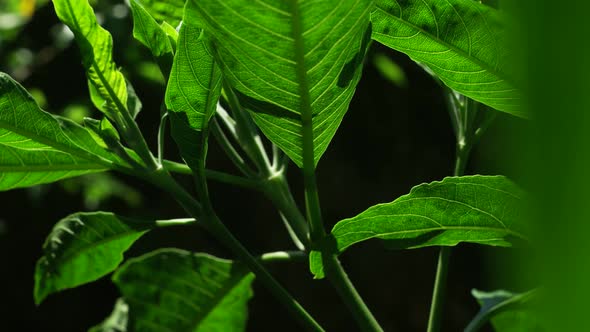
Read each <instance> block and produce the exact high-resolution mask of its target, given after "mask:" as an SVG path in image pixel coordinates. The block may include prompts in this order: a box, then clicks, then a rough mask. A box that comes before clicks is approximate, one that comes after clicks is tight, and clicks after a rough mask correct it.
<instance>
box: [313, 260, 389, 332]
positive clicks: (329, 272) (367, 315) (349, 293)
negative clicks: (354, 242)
mask: <svg viewBox="0 0 590 332" xmlns="http://www.w3.org/2000/svg"><path fill="white" fill-rule="evenodd" d="M327 256H328V257H326V259H324V268H325V271H326V276H327V278H328V280H330V282H331V283H332V285H333V286H334V288H336V291H337V292H338V294H339V295H340V298H341V299H342V301H343V302H344V303H345V304H346V306H347V307H348V310H350V312H351V313H352V316H353V318H354V319H355V320H356V322H357V324H358V325H359V327H360V328H361V330H362V331H366V332H372V331H383V329H382V328H381V326H379V323H378V322H377V320H376V319H375V317H374V316H373V313H371V310H369V308H368V307H367V305H366V304H365V302H364V301H363V299H362V298H361V296H360V294H359V293H358V292H357V290H356V289H355V287H354V285H353V283H352V282H351V281H350V279H349V278H348V275H347V274H346V271H344V268H343V267H342V264H341V263H340V261H339V260H338V257H337V256H336V255H332V254H329V255H327Z"/></svg>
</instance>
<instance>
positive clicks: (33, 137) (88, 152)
mask: <svg viewBox="0 0 590 332" xmlns="http://www.w3.org/2000/svg"><path fill="white" fill-rule="evenodd" d="M117 164H124V162H123V161H121V160H120V159H119V158H118V157H117V156H116V155H114V154H112V153H110V152H109V151H107V150H106V149H105V148H104V147H103V146H101V145H100V144H98V143H97V141H96V140H95V139H93V138H92V136H91V135H90V133H89V132H88V131H87V130H86V129H84V128H83V127H80V126H79V125H77V124H76V123H74V122H72V121H71V120H68V119H65V118H61V117H58V116H54V115H51V114H49V113H47V112H44V111H42V110H41V109H40V108H39V107H38V106H37V104H36V103H35V101H34V100H33V98H32V97H31V96H30V95H29V94H28V93H27V91H26V90H25V89H24V88H23V87H22V86H21V85H20V84H18V83H17V82H15V81H14V80H12V79H11V78H10V77H9V76H8V75H6V74H4V73H0V190H9V189H13V188H21V187H28V186H33V185H37V184H42V183H49V182H54V181H58V180H61V179H65V178H68V177H73V176H78V175H82V174H87V173H93V172H100V171H104V170H107V169H109V168H113V167H115V166H116V165H117Z"/></svg>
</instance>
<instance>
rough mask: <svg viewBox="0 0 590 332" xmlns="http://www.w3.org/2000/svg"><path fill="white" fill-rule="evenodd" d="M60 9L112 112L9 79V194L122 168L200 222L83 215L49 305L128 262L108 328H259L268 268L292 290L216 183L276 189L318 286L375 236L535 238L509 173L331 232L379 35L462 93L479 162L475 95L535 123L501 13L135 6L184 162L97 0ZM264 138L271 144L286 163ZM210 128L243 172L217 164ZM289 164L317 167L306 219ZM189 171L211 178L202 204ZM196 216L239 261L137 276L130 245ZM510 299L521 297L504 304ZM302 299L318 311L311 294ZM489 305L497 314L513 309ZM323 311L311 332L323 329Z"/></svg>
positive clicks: (145, 261)
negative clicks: (346, 122) (141, 124)
mask: <svg viewBox="0 0 590 332" xmlns="http://www.w3.org/2000/svg"><path fill="white" fill-rule="evenodd" d="M53 5H54V7H55V11H56V13H57V15H58V17H59V18H60V20H61V21H62V22H63V23H64V24H66V25H67V26H68V27H69V28H70V29H71V31H72V32H73V34H74V37H75V40H76V42H77V44H78V47H79V49H80V52H81V55H82V63H83V66H84V68H85V70H86V74H87V78H88V85H89V90H90V95H91V99H92V102H93V103H94V105H95V106H96V108H97V109H98V110H100V111H101V112H102V113H103V114H104V116H105V117H104V118H102V119H100V120H97V119H90V118H87V119H85V121H84V126H81V125H78V124H76V123H74V122H73V121H70V120H68V119H65V118H62V117H60V116H56V115H52V114H50V113H47V112H45V111H43V110H41V109H40V108H39V106H38V105H37V104H36V103H35V101H34V100H33V99H32V97H31V96H30V95H29V93H27V91H26V90H25V89H24V88H23V87H22V86H21V85H20V84H19V83H17V82H16V81H14V80H13V79H12V78H10V77H9V76H8V75H6V74H0V190H10V189H15V188H23V187H29V186H33V185H38V184H43V183H50V182H55V181H59V180H63V179H66V178H70V177H74V176H79V175H83V174H89V173H96V172H103V171H106V170H114V171H119V172H123V173H126V174H130V175H133V176H137V177H140V178H143V179H145V180H147V181H149V182H151V183H153V184H154V185H157V186H159V187H161V188H162V189H163V190H165V191H167V192H168V193H170V194H171V195H172V196H174V197H175V198H176V199H177V200H178V201H179V203H180V204H181V206H182V207H183V208H184V209H185V210H186V212H187V214H188V215H189V216H190V217H191V218H189V219H180V220H135V219H131V218H126V217H123V216H119V215H116V214H113V213H105V212H97V213H78V214H74V215H71V216H68V217H66V218H65V219H63V220H61V221H60V222H58V223H57V224H56V225H55V227H54V229H53V231H52V232H51V234H50V235H49V237H48V238H47V241H46V243H45V245H44V255H43V257H42V258H41V259H40V260H39V262H38V264H37V268H36V272H35V291H34V294H35V301H36V302H37V303H41V302H42V301H43V300H44V299H45V298H46V297H47V296H48V295H50V294H53V293H55V292H58V291H61V290H64V289H68V288H73V287H77V286H79V285H82V284H85V283H88V282H92V281H95V280H97V279H98V278H101V277H103V276H105V275H108V274H110V273H111V272H113V271H115V270H116V272H115V273H114V274H113V277H112V279H113V281H114V283H115V284H116V285H117V286H118V288H119V290H120V292H121V295H122V297H121V299H120V300H119V301H117V304H116V306H115V309H114V311H113V314H112V315H111V317H109V318H107V319H106V320H105V321H104V322H103V323H102V324H101V325H99V326H97V327H94V328H93V329H92V331H217V330H219V331H241V330H244V329H245V324H246V318H247V301H248V300H249V299H250V298H251V297H252V290H251V288H250V285H251V283H252V281H253V279H254V274H255V275H256V277H257V278H258V279H259V280H260V281H261V282H262V283H264V284H265V285H266V286H267V287H269V288H270V289H271V291H274V293H273V294H274V295H275V296H277V297H283V298H284V296H285V293H284V291H283V290H282V289H280V288H278V286H277V285H276V284H275V282H274V280H273V279H272V277H270V276H269V275H268V273H267V272H266V271H265V270H264V268H262V267H261V266H260V264H259V262H258V261H259V260H257V259H254V258H253V257H252V256H251V255H250V254H249V253H247V251H245V249H244V248H243V247H242V246H241V245H240V244H239V243H237V242H236V240H235V238H233V237H232V236H231V234H229V233H228V232H227V230H226V229H225V228H224V226H223V224H222V223H221V222H220V221H219V219H218V218H217V217H216V215H215V212H214V211H213V208H212V206H211V203H210V201H209V197H208V192H207V182H206V179H207V178H215V177H216V178H218V179H220V180H222V181H223V180H225V181H228V182H233V183H234V184H241V185H247V186H251V187H254V188H256V189H259V190H260V191H262V192H263V193H264V194H266V195H267V196H269V198H271V200H272V201H273V203H275V205H277V208H278V209H279V210H280V211H281V213H282V215H283V216H284V217H285V220H286V224H287V225H288V228H289V229H290V230H292V235H293V238H294V241H295V243H296V244H297V245H298V246H299V247H300V248H301V249H302V251H304V252H306V253H309V258H310V268H311V271H312V273H313V274H314V275H315V277H316V278H323V277H324V276H326V277H327V278H328V279H330V280H331V281H332V282H335V283H337V282H338V279H337V278H338V275H340V274H338V273H334V271H336V270H337V269H338V266H339V265H338V264H337V263H334V262H337V256H338V255H339V254H340V253H342V252H343V251H344V250H346V249H347V248H349V247H350V246H352V245H353V244H355V243H358V242H361V241H365V240H368V239H372V238H378V239H381V240H384V241H386V243H387V244H388V245H389V246H390V247H391V248H395V249H411V248H420V247H425V246H455V245H457V244H459V243H461V242H471V243H477V244H483V245H492V246H510V245H512V244H513V243H514V241H521V240H526V235H525V234H526V233H527V230H526V226H525V225H524V224H523V222H522V219H523V218H522V215H521V214H522V212H521V206H522V197H523V193H522V192H521V190H520V189H519V188H518V187H517V186H516V185H514V184H513V183H512V182H511V181H510V180H508V179H506V178H505V177H502V176H462V177H459V176H456V177H449V178H445V179H443V180H442V181H437V182H433V183H430V184H422V185H419V186H416V187H415V188H413V189H412V191H411V192H410V193H409V194H408V195H405V196H402V197H400V198H398V199H396V200H394V201H393V202H391V203H386V204H381V205H376V206H373V207H371V208H369V209H367V210H366V211H365V212H363V213H361V214H359V215H358V216H355V217H353V218H349V219H345V220H342V221H340V222H338V223H337V224H336V225H335V226H334V228H333V229H332V231H331V232H329V233H327V234H326V233H325V231H324V229H323V225H322V222H321V210H320V209H319V203H318V197H317V196H318V194H317V187H316V185H315V168H316V166H317V164H318V162H319V161H320V159H321V157H322V155H323V153H324V152H325V151H326V149H327V148H328V145H329V143H330V141H331V139H332V137H333V136H334V135H335V133H336V130H337V129H338V126H339V124H340V122H341V121H342V119H343V117H344V115H345V113H346V111H347V109H348V106H349V103H350V101H351V99H352V97H353V95H354V92H355V88H356V85H357V83H358V82H359V80H360V78H361V74H362V67H363V63H364V60H365V55H366V53H367V49H368V47H369V46H370V45H371V41H376V42H379V43H381V44H383V45H386V46H388V47H390V48H392V49H395V50H397V51H400V52H403V53H405V54H407V55H408V56H410V57H411V58H412V59H413V60H415V61H416V62H419V63H420V64H422V65H423V66H425V67H426V68H427V69H428V70H429V71H430V72H431V73H432V74H433V75H434V76H435V77H437V78H438V79H439V80H440V81H441V83H442V84H443V85H444V86H446V87H448V89H449V90H448V91H449V94H448V95H449V96H450V97H449V98H450V99H449V100H450V104H451V109H452V111H453V112H454V113H452V114H454V117H453V124H454V129H455V133H456V135H457V144H458V145H457V146H458V152H459V153H463V154H468V150H469V149H470V148H471V146H472V145H473V144H474V142H475V139H476V138H477V135H480V133H481V130H480V129H482V128H483V127H484V126H485V124H486V121H479V122H478V121H476V120H473V119H474V118H473V114H472V113H473V112H475V111H473V110H472V109H471V108H470V107H468V105H471V104H470V103H471V102H474V101H476V102H478V103H481V104H483V105H487V106H489V107H491V108H494V109H496V110H498V111H502V112H507V113H510V114H513V115H516V116H521V117H522V116H524V114H523V113H522V112H521V107H519V100H520V98H521V97H520V94H519V92H518V89H517V88H516V86H515V85H514V83H513V82H514V80H513V78H511V76H510V71H509V65H508V64H509V57H510V54H509V53H508V51H507V49H506V48H505V47H503V46H502V45H503V39H504V38H505V36H504V35H505V31H504V29H505V24H504V23H503V17H502V15H501V13H500V12H498V11H497V10H495V9H493V8H490V7H487V6H484V5H482V4H480V3H476V2H472V1H467V0H445V1H438V0H426V1H424V0H421V1H417V0H407V1H398V0H377V1H373V0H344V1H343V0H322V1H313V2H312V1H305V0H289V1H277V2H272V3H271V2H268V1H264V0H257V1H249V0H248V1H246V0H227V1H217V0H199V1H197V0H188V1H187V2H186V4H185V3H184V1H182V0H168V1H163V0H162V1H159V0H149V1H148V0H144V1H140V0H131V1H130V5H131V9H132V13H133V19H134V36H135V38H136V39H137V40H138V41H139V42H141V43H142V44H143V45H145V46H146V47H147V48H149V50H150V51H151V52H152V54H153V56H154V60H155V61H156V63H157V64H158V65H159V67H160V70H161V71H162V74H163V75H164V77H165V78H166V80H167V87H166V97H165V100H164V101H163V103H162V108H161V115H162V123H161V132H160V133H161V140H163V139H164V137H165V135H164V133H165V131H164V128H165V126H166V125H167V119H168V120H169V123H170V128H171V136H172V138H173V139H174V140H175V142H176V144H177V146H178V147H179V151H180V153H181V155H182V158H183V160H184V162H185V163H186V165H184V164H179V163H175V162H171V161H167V160H165V159H164V158H163V151H162V149H160V151H158V154H157V156H154V155H153V154H152V152H151V151H149V149H148V148H147V145H146V143H145V140H144V138H143V136H142V133H141V131H140V130H139V128H138V127H137V124H136V122H135V117H136V116H138V114H139V113H140V111H141V109H142V104H141V102H140V101H139V99H138V97H137V96H136V94H135V92H134V89H133V87H132V85H131V83H130V82H129V81H127V80H126V78H125V77H124V76H123V74H122V73H121V71H120V70H119V69H118V67H117V65H116V64H115V62H114V61H113V59H112V49H113V42H112V37H111V35H110V34H109V32H108V31H106V30H105V29H103V28H102V27H101V26H100V25H99V24H98V23H97V21H96V17H95V15H94V12H93V10H92V7H91V6H90V5H89V3H88V2H87V0H54V1H53ZM468 98H469V99H468ZM227 108H229V109H230V111H227V110H226V109H227ZM486 111H487V112H493V111H491V110H486ZM469 112H471V113H469ZM484 118H485V117H484ZM224 128H225V129H224ZM258 129H260V130H261V131H262V133H263V134H264V135H265V136H266V137H267V138H268V139H269V140H270V141H271V143H272V151H273V154H272V156H269V155H268V153H267V149H266V148H265V147H264V146H263V143H262V141H261V140H260V137H258V131H257V130H258ZM210 132H212V133H213V134H214V136H215V137H216V138H217V139H218V140H219V141H220V144H221V145H223V146H224V148H225V150H226V152H227V154H228V156H229V157H230V158H232V161H233V162H234V163H235V164H236V166H237V167H238V168H239V170H240V171H241V172H242V173H243V174H242V175H243V176H242V177H236V176H233V175H226V174H220V173H215V172H211V171H209V170H206V169H205V164H206V156H207V141H208V138H209V133H210ZM228 136H229V138H228ZM230 138H233V141H232V140H231V139H230ZM236 144H237V145H238V146H239V149H238V148H236V146H235V145H236ZM240 149H241V150H240ZM238 150H240V151H241V152H242V153H240V152H239V151H238ZM463 157H466V156H463ZM289 160H291V161H292V162H293V163H294V164H295V165H296V166H298V167H299V168H301V169H302V170H303V173H304V177H305V181H306V183H305V187H306V192H305V194H306V205H307V211H308V214H307V216H305V217H303V216H302V214H301V213H300V212H299V211H298V209H297V207H296V206H295V205H294V203H293V200H292V197H290V192H289V189H288V184H286V182H285V181H286V180H285V177H284V172H285V169H286V165H287V164H288V162H289ZM458 169H459V170H460V167H459V168H458ZM171 171H180V172H183V173H188V174H193V175H194V176H195V182H196V189H197V192H198V194H199V200H196V199H195V198H193V197H191V196H190V195H188V194H187V192H186V191H185V190H184V189H183V188H182V187H181V186H179V185H178V184H177V183H176V181H175V180H174V178H172V176H171V175H170V172H171ZM460 173H461V171H457V172H456V174H455V175H460ZM195 219H196V220H198V223H200V224H203V226H205V227H206V228H207V229H208V230H209V231H210V232H211V233H212V234H213V235H214V236H217V237H218V238H219V239H220V241H221V242H222V243H224V244H225V245H226V246H228V247H229V248H230V249H231V250H232V251H233V252H234V253H235V254H236V256H237V257H238V258H239V262H233V261H227V260H221V259H218V258H215V257H212V256H209V255H205V254H194V253H189V252H184V251H180V250H175V249H162V250H158V251H155V252H152V253H148V254H146V255H144V256H142V257H139V258H135V259H131V260H129V261H128V262H126V263H125V264H123V265H121V266H120V264H121V263H122V261H123V253H124V252H125V251H126V250H127V249H128V248H129V247H130V246H131V245H132V244H133V243H134V242H135V241H136V240H137V239H138V238H140V237H141V236H142V235H143V234H144V233H146V232H148V231H150V230H152V229H155V228H157V227H162V226H168V225H191V224H194V223H196V221H195ZM335 280H336V281H335ZM478 297H479V298H484V297H481V296H478ZM506 298H508V300H510V299H512V298H513V296H511V295H506V294H502V299H506ZM286 302H287V303H291V304H293V303H295V307H294V309H292V310H293V311H294V312H295V314H299V315H303V316H305V311H304V310H303V309H302V308H300V307H298V304H297V303H296V302H294V301H290V300H287V301H286ZM487 303H488V302H486V301H484V309H485V310H484V312H488V311H489V310H487V309H486V308H488V307H490V308H495V306H494V305H488V304H487ZM482 316H485V317H486V319H487V318H489V316H490V315H482ZM306 319H307V320H306V321H305V319H304V322H303V324H306V325H305V326H306V327H307V328H309V329H312V330H320V329H321V328H320V327H319V325H318V324H317V323H316V322H315V321H314V320H313V319H312V318H310V317H307V318H306ZM478 319H480V318H478ZM360 320H361V321H362V318H361V319H360ZM369 320H370V319H369ZM480 320H481V319H480ZM360 324H361V326H363V324H362V323H360ZM478 324H479V323H478ZM475 325H477V324H472V326H475ZM478 326H480V325H478ZM364 328H367V329H369V328H368V327H367V326H364ZM375 329H378V328H375Z"/></svg>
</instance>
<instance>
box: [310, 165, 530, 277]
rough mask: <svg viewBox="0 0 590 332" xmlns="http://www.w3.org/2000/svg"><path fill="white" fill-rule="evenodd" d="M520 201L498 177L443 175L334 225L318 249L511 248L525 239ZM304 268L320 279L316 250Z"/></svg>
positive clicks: (514, 190)
mask: <svg viewBox="0 0 590 332" xmlns="http://www.w3.org/2000/svg"><path fill="white" fill-rule="evenodd" d="M522 197H523V192H522V190H521V189H520V188H518V187H517V186H516V185H515V184H514V183H512V182H511V181H510V180H508V179H506V178H505V177H502V176H480V175H476V176H463V177H447V178H445V179H443V180H442V181H436V182H432V183H427V184H421V185H419V186H416V187H414V188H412V190H411V191H410V193H409V194H407V195H404V196H402V197H400V198H398V199H396V200H395V201H393V202H391V203H385V204H379V205H375V206H373V207H370V208H369V209H367V210H366V211H364V212H362V213H361V214H359V215H358V216H356V217H353V218H350V219H345V220H342V221H340V222H338V223H337V224H336V225H335V226H334V228H333V229H332V232H331V233H330V235H329V237H328V238H327V240H326V242H325V243H324V245H325V246H328V247H327V248H326V249H327V250H328V251H331V252H334V253H336V254H338V253H341V252H343V251H344V250H346V248H348V247H350V246H351V245H353V244H355V243H358V242H361V241H366V240H369V239H373V238H377V239H382V240H386V244H387V245H388V246H389V247H391V248H393V249H409V248H420V247H426V246H454V245H457V244H458V243H461V242H470V243H478V244H484V245H491V246H511V245H512V243H513V242H514V241H522V240H523V239H526V237H525V236H524V234H525V233H526V227H525V225H524V219H525V218H524V216H523V214H524V212H523V209H524V201H523V198H522ZM310 264H311V270H312V272H313V273H314V274H315V275H316V277H318V278H321V277H323V267H322V258H321V256H320V254H319V252H316V251H314V252H312V254H311V255H310Z"/></svg>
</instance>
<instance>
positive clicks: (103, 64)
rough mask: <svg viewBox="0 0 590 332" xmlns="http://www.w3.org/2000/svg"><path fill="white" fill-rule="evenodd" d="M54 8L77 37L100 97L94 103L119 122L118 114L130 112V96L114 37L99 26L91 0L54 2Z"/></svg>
mask: <svg viewBox="0 0 590 332" xmlns="http://www.w3.org/2000/svg"><path fill="white" fill-rule="evenodd" d="M53 6H54V7H55V12H56V13H57V16H58V17H59V19H60V20H61V21H62V22H63V23H64V24H66V25H67V26H68V27H69V28H70V29H71V30H72V32H73V33H74V36H75V39H76V42H77V44H78V47H79V48H80V52H81V54H82V63H83V64H84V68H85V69H86V76H87V77H88V81H89V84H90V85H91V86H92V87H91V91H92V89H95V92H96V93H97V94H98V95H99V96H100V97H101V98H100V99H97V98H92V100H93V102H95V105H96V107H97V108H98V109H100V110H101V111H103V112H104V113H105V114H106V115H107V116H109V117H110V118H111V119H114V120H115V122H118V121H116V120H117V119H118V118H119V116H120V115H119V113H120V112H123V111H124V110H126V109H127V98H128V96H127V86H126V84H125V78H124V77H123V74H121V72H120V71H119V69H118V68H117V66H116V64H115V62H114V61H113V58H112V52H113V38H112V37H111V34H110V33H109V32H108V31H106V30H105V29H103V28H102V27H101V26H100V25H99V24H98V22H97V21H96V17H95V16H94V11H93V10H92V7H90V5H89V4H88V0H54V1H53ZM97 100H99V102H100V103H99V104H97V103H96V101H97ZM103 101H104V102H105V103H106V104H105V105H103V104H102V102H103Z"/></svg>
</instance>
